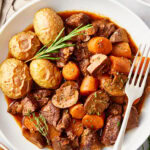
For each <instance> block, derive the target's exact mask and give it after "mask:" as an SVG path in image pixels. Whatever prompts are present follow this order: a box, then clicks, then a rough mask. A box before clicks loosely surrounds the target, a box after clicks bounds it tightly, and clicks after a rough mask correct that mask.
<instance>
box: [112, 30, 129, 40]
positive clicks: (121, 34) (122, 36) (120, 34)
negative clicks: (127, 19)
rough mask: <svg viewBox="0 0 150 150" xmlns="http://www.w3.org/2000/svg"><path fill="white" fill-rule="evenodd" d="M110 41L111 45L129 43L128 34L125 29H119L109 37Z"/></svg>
mask: <svg viewBox="0 0 150 150" xmlns="http://www.w3.org/2000/svg"><path fill="white" fill-rule="evenodd" d="M110 41H111V42H112V43H117V42H129V39H128V34H127V32H126V30H125V29H123V28H119V29H117V30H116V31H115V32H114V33H113V34H112V35H111V37H110Z"/></svg>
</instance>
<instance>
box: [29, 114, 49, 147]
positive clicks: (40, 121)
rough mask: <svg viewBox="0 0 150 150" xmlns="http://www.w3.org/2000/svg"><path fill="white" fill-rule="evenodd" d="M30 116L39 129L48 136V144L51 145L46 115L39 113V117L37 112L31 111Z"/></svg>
mask: <svg viewBox="0 0 150 150" xmlns="http://www.w3.org/2000/svg"><path fill="white" fill-rule="evenodd" d="M31 115H32V118H31ZM29 118H30V120H31V121H32V122H33V123H34V125H35V127H36V128H37V130H38V131H39V132H40V133H41V134H42V135H43V136H44V137H45V138H46V141H47V144H48V145H50V142H49V139H48V125H47V122H46V119H45V118H44V116H43V115H42V114H39V116H38V117H37V116H36V115H35V113H32V114H31V113H30V115H29ZM35 122H36V123H35Z"/></svg>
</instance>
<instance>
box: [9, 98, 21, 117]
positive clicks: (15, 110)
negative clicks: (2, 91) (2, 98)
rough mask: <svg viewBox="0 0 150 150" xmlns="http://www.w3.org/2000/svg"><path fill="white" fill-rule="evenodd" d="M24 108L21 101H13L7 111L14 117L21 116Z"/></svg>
mask: <svg viewBox="0 0 150 150" xmlns="http://www.w3.org/2000/svg"><path fill="white" fill-rule="evenodd" d="M22 109H23V106H22V104H21V102H20V101H13V102H12V103H11V104H10V105H9V106H8V109H7V111H8V112H9V113H11V114H12V115H16V114H21V113H22Z"/></svg>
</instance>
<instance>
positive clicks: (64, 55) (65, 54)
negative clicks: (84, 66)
mask: <svg viewBox="0 0 150 150" xmlns="http://www.w3.org/2000/svg"><path fill="white" fill-rule="evenodd" d="M68 44H72V43H71V42H69V43H68ZM73 51H74V47H66V48H62V49H60V52H59V53H58V57H60V59H59V60H58V61H57V67H59V68H63V67H64V66H65V64H66V63H67V61H68V60H69V58H70V56H71V55H72V54H73Z"/></svg>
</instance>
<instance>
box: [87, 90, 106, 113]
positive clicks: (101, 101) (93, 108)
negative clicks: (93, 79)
mask: <svg viewBox="0 0 150 150" xmlns="http://www.w3.org/2000/svg"><path fill="white" fill-rule="evenodd" d="M108 106H109V96H108V94H107V93H106V92H104V91H101V90H99V91H96V92H94V93H92V94H91V95H89V96H88V98H87V99H86V102H85V104H84V109H85V111H86V112H87V113H88V114H97V115H100V114H101V113H102V112H103V111H104V110H105V109H107V108H108Z"/></svg>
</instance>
